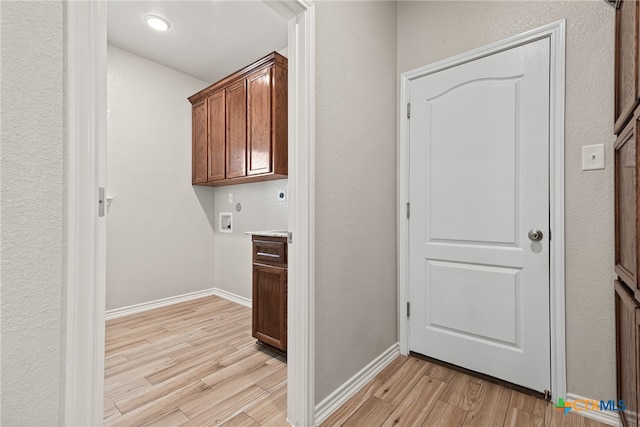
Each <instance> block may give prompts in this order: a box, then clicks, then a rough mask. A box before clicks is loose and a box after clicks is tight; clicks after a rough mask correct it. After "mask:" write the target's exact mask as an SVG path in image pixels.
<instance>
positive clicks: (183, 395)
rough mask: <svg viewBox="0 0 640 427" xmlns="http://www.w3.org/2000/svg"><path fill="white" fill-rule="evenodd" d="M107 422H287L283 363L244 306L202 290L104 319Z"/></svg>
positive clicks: (149, 423) (197, 424) (239, 423)
mask: <svg viewBox="0 0 640 427" xmlns="http://www.w3.org/2000/svg"><path fill="white" fill-rule="evenodd" d="M106 335H107V338H106V359H105V412H104V422H105V425H107V426H142V425H155V426H178V425H188V426H204V425H224V426H247V427H248V426H260V425H267V426H288V423H287V422H286V418H285V411H286V400H287V397H286V393H287V369H286V363H285V362H284V360H283V358H282V357H281V356H278V355H277V354H275V353H273V352H271V351H268V350H264V349H262V348H261V347H260V346H258V345H256V344H255V339H254V338H252V337H251V310H250V309H248V308H246V307H242V306H240V305H238V304H234V303H232V302H229V301H226V300H224V299H221V298H218V297H206V298H200V299H197V300H193V301H188V302H184V303H180V304H175V305H172V306H169V307H163V308H159V309H155V310H150V311H147V312H144V313H141V314H135V315H131V316H127V317H122V318H118V319H113V320H110V321H108V322H107V329H106Z"/></svg>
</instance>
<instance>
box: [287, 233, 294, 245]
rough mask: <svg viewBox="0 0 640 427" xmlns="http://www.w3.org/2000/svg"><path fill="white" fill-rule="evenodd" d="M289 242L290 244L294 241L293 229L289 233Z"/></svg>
mask: <svg viewBox="0 0 640 427" xmlns="http://www.w3.org/2000/svg"><path fill="white" fill-rule="evenodd" d="M287 243H289V244H292V243H293V233H292V232H291V231H289V232H288V233H287Z"/></svg>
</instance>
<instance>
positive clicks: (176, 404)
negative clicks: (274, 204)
mask: <svg viewBox="0 0 640 427" xmlns="http://www.w3.org/2000/svg"><path fill="white" fill-rule="evenodd" d="M106 334H107V340H106V359H105V412H104V422H105V425H107V426H143V425H144V426H147V425H149V426H150V425H153V426H179V425H187V426H205V425H222V426H225V427H229V426H246V427H256V426H261V425H262V426H272V427H285V426H288V425H289V424H288V423H287V421H286V417H285V413H286V393H287V378H286V376H287V370H286V363H285V362H284V360H283V358H282V357H281V356H278V355H277V354H275V353H273V352H270V351H268V350H264V349H263V348H261V347H260V346H258V345H256V344H255V339H254V338H252V337H251V310H250V309H248V308H246V307H242V306H240V305H237V304H234V303H232V302H229V301H226V300H223V299H221V298H218V297H206V298H200V299H198V300H193V301H188V302H184V303H180V304H175V305H172V306H169V307H163V308H159V309H155V310H150V311H147V312H144V313H141V314H136V315H131V316H127V317H122V318H118V319H114V320H110V321H108V322H107V329H106ZM329 426H330V427H333V426H357V427H360V426H362V427H378V426H380V427H387V426H425V427H430V426H435V427H448V426H487V427H494V426H495V427H500V426H518V427H520V426H523V427H526V426H545V427H546V426H576V427H596V426H604V425H603V424H599V423H596V422H593V421H591V420H589V419H586V418H583V417H580V416H578V415H575V414H571V413H570V414H568V415H567V416H564V415H563V414H562V411H559V410H557V409H554V408H553V406H552V405H551V404H548V403H546V402H544V401H542V400H539V399H536V398H534V397H531V396H527V395H524V394H522V393H519V392H516V391H512V390H509V389H506V388H504V387H502V386H499V385H495V384H493V383H490V382H487V381H484V380H480V379H477V378H474V377H471V376H468V375H465V374H463V373H460V372H457V371H454V370H451V369H448V368H445V367H441V366H439V365H435V364H432V363H429V362H426V361H424V360H420V359H416V358H413V357H399V358H397V359H396V360H394V361H393V362H392V363H391V364H390V365H389V366H387V367H386V368H385V369H384V370H383V371H382V372H381V373H380V374H378V375H377V376H376V377H375V378H374V379H373V380H371V381H370V382H369V383H368V384H367V385H366V386H365V387H364V388H363V389H362V390H360V391H359V392H358V393H356V395H354V396H353V397H352V398H351V399H350V400H349V401H348V402H346V403H345V404H344V405H343V406H342V407H340V408H339V409H338V410H337V411H336V412H335V413H334V414H332V415H331V416H330V417H329V418H328V419H327V420H326V421H325V422H324V423H323V424H322V427H329Z"/></svg>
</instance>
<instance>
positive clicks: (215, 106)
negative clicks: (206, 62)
mask: <svg viewBox="0 0 640 427" xmlns="http://www.w3.org/2000/svg"><path fill="white" fill-rule="evenodd" d="M207 103H208V109H209V128H208V129H209V175H208V178H207V179H208V181H219V180H222V179H224V178H225V163H226V159H225V154H224V153H225V139H226V130H227V129H226V126H225V122H226V117H225V116H226V114H225V91H224V90H221V91H219V92H216V93H215V94H213V95H211V96H210V97H209V98H207Z"/></svg>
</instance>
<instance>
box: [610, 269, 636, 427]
mask: <svg viewBox="0 0 640 427" xmlns="http://www.w3.org/2000/svg"><path fill="white" fill-rule="evenodd" d="M615 292H616V297H615V301H616V347H617V352H616V353H617V361H616V362H617V363H616V365H617V377H618V400H619V401H620V400H623V401H624V404H625V410H624V411H623V412H622V413H621V414H620V418H621V419H622V422H623V425H624V426H625V427H638V421H639V420H638V407H639V404H640V403H639V402H638V391H639V389H640V381H639V380H640V378H639V373H640V371H639V370H640V305H639V304H638V302H636V300H635V299H634V298H633V297H632V296H631V294H630V291H629V290H628V289H627V287H626V286H625V285H624V284H623V283H622V282H619V281H616V282H615Z"/></svg>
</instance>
